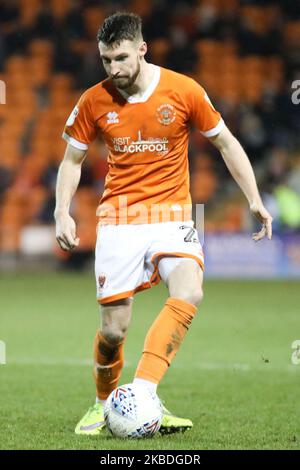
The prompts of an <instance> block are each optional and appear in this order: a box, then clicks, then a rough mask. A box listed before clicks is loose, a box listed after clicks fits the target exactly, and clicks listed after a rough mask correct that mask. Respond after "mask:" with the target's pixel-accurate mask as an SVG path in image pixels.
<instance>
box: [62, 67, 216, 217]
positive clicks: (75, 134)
mask: <svg viewBox="0 0 300 470" xmlns="http://www.w3.org/2000/svg"><path fill="white" fill-rule="evenodd" d="M152 67H153V68H154V78H153V80H152V82H151V83H150V85H149V87H148V88H147V90H146V91H145V93H144V94H143V96H142V97H141V98H139V99H138V100H137V99H135V98H134V97H129V98H127V99H126V98H124V97H123V96H122V95H121V94H120V92H119V91H118V90H117V89H116V87H115V86H114V84H113V82H112V81H111V80H110V79H106V80H104V81H102V82H100V83H98V84H97V85H95V86H93V87H91V88H89V89H88V90H87V91H86V92H85V93H83V95H82V96H81V98H80V100H79V102H78V104H77V105H76V106H75V108H74V110H73V111H72V113H71V115H70V117H69V118H68V120H67V123H66V126H65V129H64V133H63V137H64V138H65V139H66V140H67V141H68V142H69V143H70V144H71V145H73V146H74V147H76V148H79V149H82V150H86V149H88V145H89V144H90V143H91V142H92V141H93V140H94V139H95V138H96V136H97V135H98V134H100V135H101V137H102V139H103V140H104V142H105V144H106V146H107V149H108V164H109V171H108V174H107V176H106V180H105V188H104V192H103V194H102V197H101V199H100V203H99V206H98V209H97V215H98V217H99V221H100V224H122V223H151V222H161V221H168V220H182V221H184V220H190V219H191V196H190V190H189V166H188V137H189V128H190V126H191V125H194V126H196V127H197V128H198V129H199V131H201V132H202V134H203V135H205V136H207V137H210V136H214V135H217V134H218V133H219V132H220V130H221V129H222V128H223V127H224V121H223V120H222V118H221V116H220V114H219V113H218V112H217V111H216V110H215V109H214V107H213V106H212V104H211V102H210V101H209V98H208V96H207V94H206V93H205V90H204V89H203V88H202V87H201V86H200V85H199V84H198V83H197V82H196V81H194V80H193V79H192V78H190V77H187V76H185V75H182V74H179V73H176V72H173V71H171V70H168V69H165V68H162V67H158V66H156V65H152Z"/></svg>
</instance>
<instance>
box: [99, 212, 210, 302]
mask: <svg viewBox="0 0 300 470" xmlns="http://www.w3.org/2000/svg"><path fill="white" fill-rule="evenodd" d="M170 257H171V258H172V261H171V260H170ZM182 258H189V259H194V260H195V261H196V262H197V264H198V265H199V266H200V267H201V268H202V269H204V258H203V252H202V247H201V244H200V242H199V238H198V234H197V231H196V229H194V222H193V221H192V220H191V221H189V222H162V223H157V224H137V225H130V224H129V225H98V230H97V243H96V250H95V275H96V284H97V300H98V302H99V303H100V304H106V303H109V302H113V301H115V300H119V299H125V298H128V297H132V296H133V295H134V294H135V293H136V292H138V291H141V290H144V289H148V288H149V287H151V286H153V285H156V284H158V283H159V282H160V280H161V279H163V280H164V281H166V279H167V277H168V274H169V273H170V271H171V270H172V269H174V267H175V266H176V264H178V263H179V262H180V261H181V260H182ZM158 265H159V266H158Z"/></svg>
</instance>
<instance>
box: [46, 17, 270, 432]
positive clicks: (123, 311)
mask: <svg viewBox="0 0 300 470" xmlns="http://www.w3.org/2000/svg"><path fill="white" fill-rule="evenodd" d="M97 39H98V45H99V51H100V56H101V59H102V61H103V65H104V68H105V70H106V72H107V75H108V78H107V79H106V80H104V81H102V82H101V83H98V84H96V85H95V86H93V87H91V88H89V89H88V90H87V91H86V92H85V93H83V95H82V96H81V98H80V100H79V102H78V104H77V105H76V106H75V108H74V110H73V111H72V113H71V115H70V117H69V118H68V120H67V123H66V127H65V129H64V134H63V137H64V138H65V139H66V140H67V142H68V145H67V149H66V152H65V156H64V159H63V161H62V163H61V165H60V168H59V172H58V179H57V191H56V200H57V204H56V209H55V219H56V238H57V241H58V243H59V245H60V247H61V248H62V249H63V250H72V249H74V248H76V247H77V246H78V245H79V239H78V237H77V236H76V226H75V222H74V220H73V219H72V217H71V216H70V215H69V208H70V203H71V199H72V196H73V195H74V193H75V191H76V189H77V186H78V183H79V179H80V174H81V165H82V162H83V160H84V158H85V155H86V152H87V150H88V147H89V144H90V143H91V142H92V141H93V140H94V139H95V138H96V136H97V135H98V134H100V135H101V137H102V139H103V140H104V142H105V144H106V146H107V149H108V163H109V171H108V174H107V177H106V181H105V189H104V192H103V194H102V197H101V200H100V203H99V207H98V209H97V215H98V220H99V222H98V226H97V244H96V260H95V274H96V283H97V299H98V302H99V304H100V312H101V321H100V329H99V330H98V331H97V334H96V337H95V340H94V379H95V383H96V404H95V405H93V406H92V407H91V408H90V409H89V410H88V412H87V413H86V414H85V415H84V417H83V418H82V419H81V420H80V421H79V423H78V425H77V426H76V429H75V432H76V433H77V434H86V435H97V434H100V433H101V432H102V430H103V429H104V427H105V423H104V417H103V405H104V403H105V400H106V399H107V397H108V395H109V394H110V393H111V392H112V391H113V390H114V389H115V388H116V387H117V384H118V381H119V378H120V375H121V370H122V367H123V364H124V357H123V346H124V341H125V337H126V333H127V329H128V325H129V323H130V317H131V310H132V303H133V296H134V294H135V293H136V292H138V291H141V290H143V289H147V288H149V287H151V286H152V285H155V284H157V283H158V282H159V281H160V280H161V279H162V280H163V281H164V282H165V283H166V285H167V288H168V291H169V298H168V299H167V301H166V303H165V305H164V306H163V308H162V310H161V311H160V312H159V313H158V316H157V318H156V320H155V322H154V323H153V325H152V326H151V328H150V330H149V331H148V334H147V336H146V339H145V344H144V349H143V353H142V356H141V359H140V362H139V364H138V366H137V369H136V373H135V377H134V382H137V383H140V384H143V385H144V386H146V387H148V388H149V389H150V390H152V392H156V388H157V385H158V384H159V382H160V381H161V379H162V377H163V376H164V374H165V372H166V371H167V369H168V367H169V365H170V363H171V361H172V359H173V358H174V356H175V354H176V352H177V350H178V348H179V346H180V344H181V343H182V341H183V339H184V336H185V334H186V332H187V330H188V328H189V325H190V324H191V322H192V320H193V317H194V316H195V314H196V311H197V306H198V304H199V303H200V301H201V299H202V295H203V294H202V281H203V267H204V259H203V253H202V249H201V245H200V243H199V239H198V234H197V231H196V230H195V229H194V222H193V221H192V220H191V197H190V193H189V169H188V155H187V154H188V137H189V127H190V125H191V124H192V125H194V126H196V127H197V128H198V129H199V131H200V132H201V133H202V134H203V135H204V136H205V137H207V138H208V139H209V140H210V141H211V142H212V143H213V144H214V145H215V146H216V147H217V148H218V149H219V151H220V152H221V155H222V157H223V159H224V161H225V163H226V165H227V167H228V169H229V171H230V172H231V174H232V176H233V178H234V179H235V180H236V181H237V183H238V184H239V186H240V188H241V189H242V191H243V193H244V194H245V196H246V198H247V200H248V202H249V207H250V211H251V212H252V214H253V215H254V216H256V217H257V218H258V220H259V221H260V222H261V223H262V228H261V230H260V232H258V233H257V234H254V235H253V239H254V240H259V239H261V238H263V237H264V236H265V235H267V236H268V238H269V239H270V238H271V236H272V218H271V216H270V214H269V213H268V212H267V210H266V209H265V208H264V206H263V204H262V201H261V198H260V195H259V192H258V189H257V185H256V181H255V176H254V174H253V170H252V167H251V164H250V162H249V160H248V158H247V156H246V154H245V152H244V150H243V149H242V147H241V145H240V144H239V142H238V141H237V140H236V139H235V137H234V136H233V135H232V134H231V132H230V131H229V130H228V128H227V127H226V125H225V123H224V121H223V119H222V118H221V116H220V114H219V113H218V112H217V111H216V110H215V109H214V107H213V105H212V104H211V102H210V100H209V98H208V96H207V94H206V92H205V91H204V90H203V88H202V87H201V86H200V85H199V84H198V83H197V82H195V81H194V80H193V79H191V78H189V77H187V76H184V75H182V74H179V73H176V72H173V71H171V70H167V69H165V68H162V67H158V66H156V65H153V64H150V63H148V62H146V60H145V54H146V52H147V45H146V43H145V41H144V40H143V36H142V30H141V19H140V17H139V16H137V15H134V14H131V13H116V14H114V15H112V16H110V17H108V18H107V19H106V20H105V21H104V23H103V25H102V27H101V28H100V30H99V33H98V38H97ZM190 427H192V422H191V421H190V420H189V419H184V418H179V417H177V416H174V415H172V414H171V413H170V412H168V410H167V409H165V408H164V417H163V422H162V427H161V430H162V432H174V431H183V430H186V429H188V428H190Z"/></svg>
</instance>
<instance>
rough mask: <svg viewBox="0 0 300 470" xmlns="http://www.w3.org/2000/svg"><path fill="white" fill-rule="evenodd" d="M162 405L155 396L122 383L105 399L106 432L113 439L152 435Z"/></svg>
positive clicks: (159, 420) (155, 428) (140, 388)
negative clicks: (114, 437)
mask: <svg viewBox="0 0 300 470" xmlns="http://www.w3.org/2000/svg"><path fill="white" fill-rule="evenodd" d="M162 417H163V411H162V405H161V402H160V400H159V398H158V396H157V395H156V394H155V393H152V392H151V391H150V390H149V389H148V388H146V387H145V386H143V385H140V384H133V383H131V384H125V385H121V386H120V387H118V388H116V389H115V390H114V391H113V392H112V393H111V394H110V395H109V397H108V398H107V400H106V403H105V407H104V418H105V423H106V426H107V429H109V431H110V432H111V433H112V434H113V435H114V436H116V437H130V438H141V437H150V436H153V435H154V434H155V433H156V432H157V431H158V430H159V428H160V425H161V422H162Z"/></svg>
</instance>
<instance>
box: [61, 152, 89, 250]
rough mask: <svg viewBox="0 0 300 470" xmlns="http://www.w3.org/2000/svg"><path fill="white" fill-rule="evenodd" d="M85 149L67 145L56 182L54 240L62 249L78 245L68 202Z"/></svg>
mask: <svg viewBox="0 0 300 470" xmlns="http://www.w3.org/2000/svg"><path fill="white" fill-rule="evenodd" d="M85 156H86V150H80V149H77V148H75V147H73V146H72V145H71V144H68V145H67V148H66V151H65V155H64V159H63V160H62V162H61V164H60V167H59V170H58V175H57V182H56V207H55V211H54V218H55V222H56V240H57V242H58V244H59V246H60V247H61V249H62V250H65V251H69V250H72V249H73V248H75V247H76V246H78V245H79V238H78V237H77V236H76V224H75V221H74V219H73V218H72V217H71V216H70V213H69V211H70V204H71V200H72V197H73V196H74V194H75V192H76V189H77V187H78V184H79V180H80V176H81V165H82V163H83V161H84V159H85Z"/></svg>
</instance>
